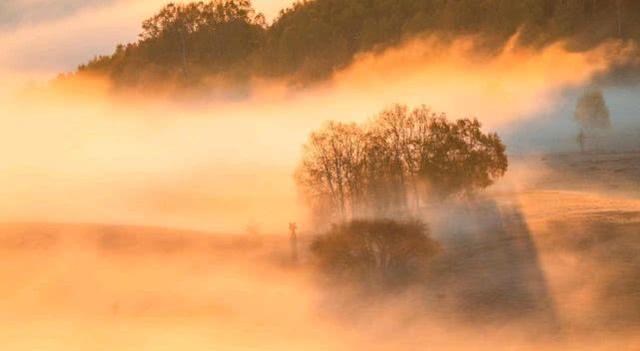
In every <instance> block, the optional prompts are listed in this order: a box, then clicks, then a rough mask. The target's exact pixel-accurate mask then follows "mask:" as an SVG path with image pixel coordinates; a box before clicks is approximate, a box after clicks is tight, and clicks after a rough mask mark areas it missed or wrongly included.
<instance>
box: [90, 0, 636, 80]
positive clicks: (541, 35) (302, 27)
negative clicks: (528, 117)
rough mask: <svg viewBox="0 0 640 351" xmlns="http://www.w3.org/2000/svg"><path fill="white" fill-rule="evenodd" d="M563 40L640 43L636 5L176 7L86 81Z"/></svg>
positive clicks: (470, 0)
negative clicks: (408, 44)
mask: <svg viewBox="0 0 640 351" xmlns="http://www.w3.org/2000/svg"><path fill="white" fill-rule="evenodd" d="M518 31H520V37H519V38H520V41H521V44H525V45H544V44H548V43H550V42H553V41H556V40H559V39H563V40H567V41H568V42H569V43H570V46H571V48H572V49H574V50H582V49H586V48H589V47H592V46H594V45H597V44H598V43H601V42H603V41H604V40H607V39H611V38H621V39H635V40H638V39H640V1H637V0H519V1H513V0H482V1H478V0H448V1H447V0H313V1H303V2H298V3H296V4H294V5H292V6H291V7H289V8H287V9H284V10H282V11H281V13H280V15H279V16H278V17H277V18H276V19H275V20H274V21H273V23H271V24H267V23H266V22H265V19H264V17H263V16H262V15H261V14H258V13H256V12H255V11H254V9H253V7H252V5H251V2H250V1H249V0H214V1H209V2H197V3H190V4H186V5H176V4H169V5H167V6H165V7H164V8H162V9H161V10H160V11H159V12H158V13H157V14H156V15H154V16H153V17H151V18H149V19H147V20H146V21H144V23H143V25H142V33H140V39H139V40H138V42H136V43H131V44H127V45H119V46H118V47H117V48H116V50H115V52H114V53H113V54H112V55H109V56H100V57H96V58H95V59H94V60H92V61H90V62H89V63H87V64H85V65H82V66H80V67H79V72H84V73H87V72H89V73H98V74H104V75H107V76H108V77H110V78H111V79H112V80H113V81H114V82H116V83H117V84H119V85H121V86H134V87H144V86H147V85H154V86H156V85H157V83H159V82H167V81H170V82H172V83H179V84H182V85H187V86H197V85H199V84H207V83H211V82H210V81H208V80H211V79H215V80H216V82H217V83H220V82H241V81H245V80H246V79H247V78H248V77H250V76H262V77H294V78H295V79H296V80H297V81H298V82H307V81H313V80H318V79H322V78H325V77H327V76H328V75H329V74H330V73H331V72H333V71H334V70H335V69H337V68H340V67H343V66H345V65H346V64H348V63H349V62H351V60H352V59H353V57H354V55H355V54H357V53H358V52H363V51H368V50H375V49H380V48H384V47H388V46H390V45H394V44H397V43H398V42H400V41H401V40H402V39H405V38H407V37H411V36H413V35H416V34H419V33H438V34H439V35H442V36H443V37H447V36H452V37H453V36H456V35H460V34H481V35H482V36H483V38H484V39H485V41H486V44H487V47H489V48H491V47H495V48H497V47H500V45H501V44H502V43H504V42H505V41H506V40H507V39H508V38H510V37H511V36H513V35H514V34H515V33H516V32H518Z"/></svg>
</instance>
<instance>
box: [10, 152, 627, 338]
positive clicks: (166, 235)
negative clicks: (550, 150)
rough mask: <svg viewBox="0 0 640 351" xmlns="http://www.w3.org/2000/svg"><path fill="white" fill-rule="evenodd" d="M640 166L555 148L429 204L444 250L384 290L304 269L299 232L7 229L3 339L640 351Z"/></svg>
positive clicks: (21, 226)
mask: <svg viewBox="0 0 640 351" xmlns="http://www.w3.org/2000/svg"><path fill="white" fill-rule="evenodd" d="M596 159H597V161H598V162H597V165H596V166H593V167H594V168H592V166H590V164H591V162H592V161H593V160H596ZM638 161H640V154H616V155H555V156H545V157H543V158H540V159H538V161H537V162H540V164H545V165H546V166H547V168H546V169H547V171H546V172H543V173H541V174H542V175H541V176H540V177H539V178H537V179H535V181H533V180H532V181H530V182H528V183H527V184H525V185H519V186H518V187H517V190H513V191H506V190H504V189H506V188H504V189H503V188H500V189H498V190H496V191H494V192H495V195H494V196H491V197H487V198H485V199H482V200H477V201H476V202H474V203H473V204H468V203H467V204H465V205H458V206H451V207H447V208H441V209H431V210H429V211H428V213H427V214H426V217H427V218H430V222H431V224H432V229H433V231H434V236H435V237H436V238H437V239H439V240H440V241H441V242H442V243H443V245H444V247H445V250H444V252H443V253H442V254H441V255H440V256H439V257H437V258H436V259H435V261H433V264H432V267H431V270H430V276H429V279H428V280H427V281H425V282H424V286H420V287H417V288H415V289H411V290H410V291H407V292H398V293H394V294H393V297H390V298H386V299H383V300H375V299H373V300H370V298H364V300H362V299H363V297H361V296H360V295H358V294H355V295H353V296H352V295H348V297H344V296H343V297H342V298H340V299H337V300H335V299H334V298H335V296H334V297H332V295H333V293H331V291H332V289H331V288H330V287H327V286H326V285H325V284H323V283H322V282H320V281H318V280H317V279H315V278H313V277H314V276H313V274H312V272H313V271H312V270H311V269H310V267H309V262H308V257H306V256H303V259H302V260H301V262H300V264H298V265H293V264H292V263H291V261H290V253H289V246H288V242H287V240H286V237H285V236H282V237H277V236H274V237H259V236H254V237H250V236H220V235H212V234H207V233H199V232H188V231H179V230H168V229H160V228H148V227H127V226H109V225H71V224H69V225H66V224H5V225H2V226H1V227H0V252H1V254H2V260H1V261H0V281H2V282H3V284H2V286H1V287H0V296H2V298H1V299H0V311H2V312H0V321H1V323H2V325H3V327H2V332H1V333H0V342H1V343H2V344H3V345H4V347H5V348H6V349H11V350H36V349H37V350H86V349H87V348H90V349H92V350H115V349H117V350H140V349H146V350H165V349H166V350H169V349H176V348H179V349H189V350H205V349H212V348H213V349H216V350H225V349H234V350H266V349H271V350H289V349H290V350H299V349H303V348H304V349H309V350H327V349H331V350H341V349H344V350H353V349H362V348H365V347H366V348H368V349H375V350H378V349H379V350H392V349H393V350H398V349H413V347H415V346H416V345H424V344H425V343H426V342H429V343H431V344H432V345H439V346H441V347H445V346H446V347H457V348H460V349H468V347H471V346H472V345H476V346H477V347H478V348H479V349H492V350H494V349H514V348H515V349H536V350H537V349H539V348H540V347H547V348H550V349H581V350H582V349H590V348H593V349H599V350H601V349H617V350H633V349H637V348H638V347H640V340H639V339H638V337H637V335H638V331H639V329H638V328H639V326H640V310H639V309H638V306H640V274H639V272H640V259H639V258H638V255H637V253H638V252H640V199H638V198H637V197H633V196H626V197H622V196H621V195H620V194H621V192H619V190H622V189H621V187H623V186H624V190H625V193H626V194H634V192H633V191H626V190H627V189H631V188H629V187H630V186H633V184H634V179H638V178H637V177H635V176H634V175H635V173H634V172H637V170H638V167H639V166H638V165H640V162H638ZM529 162H530V161H529ZM528 164H530V163H528ZM517 167H518V166H517V165H516V169H517ZM621 170H622V171H621ZM588 172H592V173H588ZM516 173H517V172H516ZM559 175H562V176H563V177H564V176H567V177H566V178H565V179H567V181H566V182H562V181H561V180H560V179H561V177H559ZM507 179H509V178H507ZM635 184H636V185H637V183H635ZM512 189H515V187H514V188H512ZM437 218H439V219H438V220H436V219H437ZM307 242H308V240H303V243H304V245H303V246H305V245H307ZM304 249H306V247H304ZM355 296H360V297H358V298H357V301H358V302H357V303H353V301H354V299H356V297H355ZM367 301H368V302H367ZM451 325H456V326H457V327H456V328H455V331H452V330H451V329H448V327H447V326H451ZM381 328H382V329H383V330H385V331H384V332H381V330H380V329H381ZM328 335H331V338H329V337H328ZM611 335H616V336H617V337H616V338H603V336H611ZM500 340H501V341H500ZM605 340H607V341H605ZM399 345H401V346H399ZM496 345H500V346H496ZM474 348H475V347H474Z"/></svg>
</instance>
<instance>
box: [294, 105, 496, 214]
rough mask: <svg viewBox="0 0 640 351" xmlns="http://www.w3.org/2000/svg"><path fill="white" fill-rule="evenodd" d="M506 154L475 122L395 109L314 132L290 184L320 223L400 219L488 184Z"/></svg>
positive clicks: (424, 110)
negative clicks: (360, 121)
mask: <svg viewBox="0 0 640 351" xmlns="http://www.w3.org/2000/svg"><path fill="white" fill-rule="evenodd" d="M505 151H506V150H505V146H504V145H503V144H502V142H501V140H500V138H499V137H498V135H496V134H494V133H489V134H485V133H483V132H482V130H481V125H480V123H479V122H478V121H477V120H470V119H460V120H457V121H454V122H450V121H448V120H447V119H446V116H445V115H444V114H438V113H435V112H433V111H431V110H430V109H429V108H427V107H424V106H422V107H419V108H416V109H413V110H409V109H408V108H407V107H406V106H401V105H396V106H394V107H392V108H390V109H387V110H385V111H383V112H382V113H380V114H379V115H378V116H377V117H376V118H375V119H374V120H373V121H371V122H370V123H368V124H366V125H364V126H358V125H356V124H353V123H351V124H347V123H337V122H329V123H328V124H327V125H326V126H324V128H322V129H321V130H318V131H316V132H314V133H312V134H311V136H310V137H309V140H308V142H307V144H306V145H305V146H304V153H303V158H302V161H301V164H300V166H299V169H298V171H297V173H296V179H297V182H298V185H299V187H300V189H301V190H302V193H303V194H305V196H306V198H307V199H308V200H309V202H310V203H311V206H312V209H313V211H314V215H315V216H316V217H318V218H323V219H327V218H329V219H337V220H345V219H349V218H364V217H385V216H389V215H394V216H404V215H406V214H409V213H411V212H412V211H413V212H415V211H417V210H418V209H419V208H420V207H421V206H422V204H424V203H425V202H426V201H428V200H433V199H438V200H441V199H445V198H448V197H451V196H456V195H460V194H472V193H473V192H474V191H476V190H477V189H482V188H485V187H487V186H489V185H491V184H492V183H493V181H494V180H495V179H497V178H499V177H501V176H502V175H504V173H505V172H506V170H507V166H508V161H507V156H506V153H505Z"/></svg>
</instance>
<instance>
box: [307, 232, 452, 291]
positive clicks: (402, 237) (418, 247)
mask: <svg viewBox="0 0 640 351" xmlns="http://www.w3.org/2000/svg"><path fill="white" fill-rule="evenodd" d="M439 250H440V246H439V244H438V243H437V242H436V241H434V240H433V239H431V237H430V231H429V229H428V228H427V226H426V225H425V224H423V223H421V222H419V221H407V222H399V221H393V220H369V221H367V220H356V221H351V222H347V223H343V224H339V225H334V226H333V227H332V228H331V229H330V230H329V231H328V232H327V233H325V234H324V235H321V236H319V237H317V238H316V239H315V240H314V241H313V243H312V245H311V252H312V254H313V255H314V257H315V259H316V261H317V263H318V265H319V267H320V268H321V269H322V270H323V271H324V272H326V273H328V274H330V276H332V277H335V278H338V279H347V280H351V281H359V282H363V283H374V284H382V285H385V286H391V285H393V286H398V285H402V284H407V283H410V282H412V281H414V280H415V279H416V278H419V277H420V276H421V275H422V273H424V269H425V267H426V264H427V262H428V261H429V260H430V259H431V258H432V257H433V256H434V255H435V254H436V253H438V252H439Z"/></svg>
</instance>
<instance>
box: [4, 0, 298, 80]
mask: <svg viewBox="0 0 640 351" xmlns="http://www.w3.org/2000/svg"><path fill="white" fill-rule="evenodd" d="M167 2H169V1H167V0H0V47H2V48H3V50H2V51H0V67H1V68H4V71H11V72H13V73H14V74H15V73H21V74H27V75H41V74H44V75H47V76H50V75H53V74H56V73H58V72H61V71H69V70H73V69H74V68H75V67H76V66H77V65H78V64H80V63H83V62H86V61H87V60H88V59H90V58H91V57H93V56H94V55H98V54H108V53H111V52H112V50H113V48H114V47H115V45H116V44H118V43H126V42H131V41H134V40H136V37H137V35H138V33H139V31H140V23H141V22H142V20H144V19H145V18H147V17H149V16H151V15H152V14H153V13H154V12H156V11H157V10H158V9H159V8H160V7H161V6H162V5H163V4H166V3H167ZM290 2H291V0H254V1H253V3H254V5H255V7H256V8H257V9H258V11H261V12H263V13H265V15H266V16H267V18H270V19H271V18H273V17H274V16H275V15H277V13H278V11H279V10H280V9H281V8H283V7H285V6H287V5H288V4H289V3H290Z"/></svg>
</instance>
